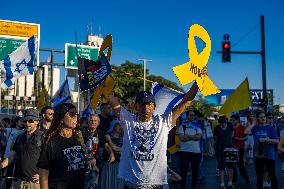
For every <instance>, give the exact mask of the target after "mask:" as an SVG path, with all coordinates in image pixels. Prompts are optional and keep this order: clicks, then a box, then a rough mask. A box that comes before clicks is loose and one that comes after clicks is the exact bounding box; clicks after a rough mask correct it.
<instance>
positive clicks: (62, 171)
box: [37, 134, 85, 189]
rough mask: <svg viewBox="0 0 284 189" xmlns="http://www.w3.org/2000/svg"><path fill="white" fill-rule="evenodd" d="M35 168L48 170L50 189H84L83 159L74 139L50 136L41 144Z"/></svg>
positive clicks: (79, 147)
mask: <svg viewBox="0 0 284 189" xmlns="http://www.w3.org/2000/svg"><path fill="white" fill-rule="evenodd" d="M37 166H38V167H39V168H42V169H47V170H49V176H48V186H49V188H50V189H71V188H84V175H85V157H84V152H83V148H82V146H81V145H80V143H79V142H78V141H77V140H76V139H75V138H74V137H71V138H65V137H62V136H61V135H59V134H55V135H54V136H52V137H51V139H50V140H49V141H48V142H47V143H46V144H43V146H42V151H41V154H40V158H39V160H38V163H37Z"/></svg>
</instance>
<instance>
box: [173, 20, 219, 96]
mask: <svg viewBox="0 0 284 189" xmlns="http://www.w3.org/2000/svg"><path fill="white" fill-rule="evenodd" d="M195 36H196V37H198V38H199V39H201V40H202V41H203V42H204V43H205V47H204V49H203V51H202V52H201V53H200V54H198V51H197V48H196V43H195V40H194V37H195ZM210 52H211V40H210V36H209V34H208V33H207V31H206V30H205V29H204V28H203V27H202V26H200V25H198V24H194V25H192V26H191V27H190V29H189V31H188V56H189V58H190V61H189V62H186V63H185V64H182V65H179V66H175V67H173V72H174V73H175V75H176V76H177V78H178V80H179V82H180V83H181V84H182V85H187V84H188V83H190V82H192V81H193V80H195V81H196V82H197V85H198V88H199V89H200V92H201V93H202V95H203V96H207V95H211V94H216V93H219V92H220V90H219V89H218V88H217V87H216V86H215V84H214V83H213V82H212V81H211V80H210V78H209V77H208V75H207V74H204V73H203V69H204V68H205V66H206V64H207V63H208V59H209V57H210Z"/></svg>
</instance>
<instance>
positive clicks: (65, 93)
mask: <svg viewBox="0 0 284 189" xmlns="http://www.w3.org/2000/svg"><path fill="white" fill-rule="evenodd" d="M51 103H52V108H53V109H56V108H57V106H59V105H60V104H62V103H71V94H70V90H69V84H68V80H67V79H65V81H64V83H63V84H62V85H61V86H60V88H59V89H58V91H57V92H56V93H55V95H54V96H53V97H52V98H51Z"/></svg>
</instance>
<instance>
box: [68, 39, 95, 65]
mask: <svg viewBox="0 0 284 189" xmlns="http://www.w3.org/2000/svg"><path fill="white" fill-rule="evenodd" d="M77 48H78V56H79V57H81V58H86V59H89V60H94V61H96V60H97V59H98V56H99V48H98V47H92V46H87V45H77ZM65 68H69V69H78V60H77V56H76V45H75V44H70V43H65Z"/></svg>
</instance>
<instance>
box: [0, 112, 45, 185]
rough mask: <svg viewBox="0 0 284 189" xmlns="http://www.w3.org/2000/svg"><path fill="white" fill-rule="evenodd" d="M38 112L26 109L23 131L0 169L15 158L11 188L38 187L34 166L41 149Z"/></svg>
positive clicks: (41, 135) (36, 171) (36, 169)
mask: <svg viewBox="0 0 284 189" xmlns="http://www.w3.org/2000/svg"><path fill="white" fill-rule="evenodd" d="M39 119H40V118H39V112H38V111H37V110H35V109H28V110H26V113H25V117H24V118H23V121H24V123H25V133H23V134H20V135H19V136H18V137H17V139H16V141H15V143H14V145H13V147H12V148H11V152H10V153H11V155H10V156H9V157H7V158H5V159H4V160H3V161H2V162H1V164H0V169H3V168H5V167H7V166H8V165H9V164H10V163H11V162H13V161H14V160H15V174H14V176H15V177H16V178H17V180H14V181H13V182H12V186H11V188H13V189H19V188H30V189H39V188H40V185H39V175H38V171H39V170H38V168H37V166H36V164H37V161H38V159H39V155H40V151H41V142H42V138H43V132H41V131H39V130H38V123H39Z"/></svg>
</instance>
